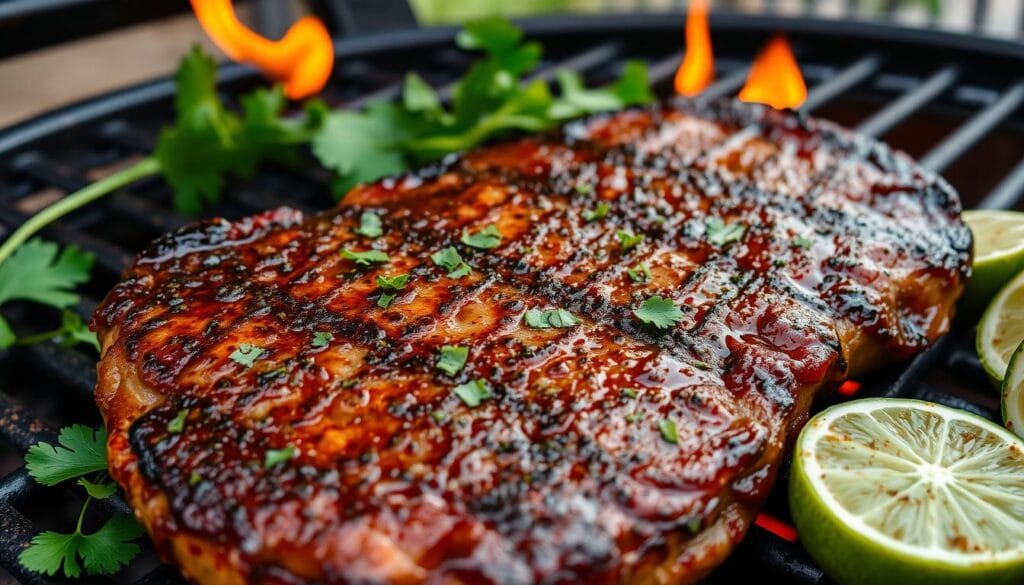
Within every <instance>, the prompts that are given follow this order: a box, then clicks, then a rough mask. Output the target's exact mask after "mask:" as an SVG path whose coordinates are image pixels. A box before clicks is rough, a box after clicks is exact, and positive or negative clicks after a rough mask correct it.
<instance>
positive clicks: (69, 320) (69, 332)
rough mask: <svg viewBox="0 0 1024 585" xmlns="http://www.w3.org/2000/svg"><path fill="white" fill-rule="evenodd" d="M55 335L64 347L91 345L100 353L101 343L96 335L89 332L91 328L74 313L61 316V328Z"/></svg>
mask: <svg viewBox="0 0 1024 585" xmlns="http://www.w3.org/2000/svg"><path fill="white" fill-rule="evenodd" d="M54 333H55V334H56V337H59V338H60V339H61V345H63V346H64V347H71V346H73V345H75V344H78V343H83V344H85V345H91V346H92V347H93V349H95V350H96V351H100V342H99V340H98V339H97V338H96V334H95V333H93V332H92V331H89V326H88V325H87V324H86V323H85V321H82V318H81V317H79V316H78V313H76V312H74V311H69V310H65V311H64V313H63V314H62V315H61V320H60V328H59V329H57V331H55V332H54Z"/></svg>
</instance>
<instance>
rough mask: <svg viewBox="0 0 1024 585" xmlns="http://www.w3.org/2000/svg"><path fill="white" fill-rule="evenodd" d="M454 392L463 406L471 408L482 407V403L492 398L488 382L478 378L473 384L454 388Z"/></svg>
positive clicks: (467, 383) (469, 383)
mask: <svg viewBox="0 0 1024 585" xmlns="http://www.w3.org/2000/svg"><path fill="white" fill-rule="evenodd" d="M452 392H454V393H455V395H456V396H458V397H459V400H461V401H462V403H463V404H465V405H466V406H468V407H470V408H476V407H477V406H480V403H481V402H483V401H484V400H487V399H488V398H490V397H491V388H490V385H488V384H487V380H484V379H483V378H477V379H476V380H473V381H472V382H466V383H465V384H460V385H458V386H456V387H454V388H452Z"/></svg>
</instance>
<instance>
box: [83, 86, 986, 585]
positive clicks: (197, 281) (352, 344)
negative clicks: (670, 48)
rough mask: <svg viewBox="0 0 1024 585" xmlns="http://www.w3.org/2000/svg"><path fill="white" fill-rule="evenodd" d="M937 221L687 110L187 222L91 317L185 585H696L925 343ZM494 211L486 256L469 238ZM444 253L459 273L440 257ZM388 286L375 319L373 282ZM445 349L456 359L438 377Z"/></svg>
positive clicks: (762, 122)
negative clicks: (826, 429)
mask: <svg viewBox="0 0 1024 585" xmlns="http://www.w3.org/2000/svg"><path fill="white" fill-rule="evenodd" d="M602 203H604V204H606V205H607V213H606V214H605V215H604V216H603V217H601V213H600V211H601V210H602V209H604V208H603V207H602V206H601V204H602ZM959 211H960V204H959V202H958V199H957V196H956V194H955V193H954V192H953V191H952V190H951V188H950V187H949V186H948V185H947V184H946V183H944V182H943V181H942V180H941V179H939V178H938V177H936V176H934V175H932V174H931V173H929V172H927V171H925V170H922V169H921V168H919V167H917V166H915V165H914V164H913V163H912V161H911V160H909V158H908V157H906V156H905V155H902V154H899V153H895V152H893V151H891V150H890V149H888V148H887V147H885V146H883V145H880V144H878V143H876V142H873V141H868V140H864V139H861V138H858V137H856V136H853V135H852V134H850V133H848V132H846V131H844V130H841V129H839V128H837V127H835V126H833V125H831V124H828V123H824V122H817V121H814V120H809V119H799V118H797V117H795V116H792V115H789V114H783V113H779V112H774V111H768V110H765V109H763V108H761V107H756V106H740V105H737V104H733V103H721V104H716V105H712V106H696V105H693V104H689V103H678V104H674V105H671V106H658V107H654V108H651V109H644V110H633V111H627V112H622V113H618V114H613V115H606V116H599V117H596V118H590V119H587V120H584V121H580V122H575V123H572V124H570V125H569V126H567V127H566V128H564V129H563V130H562V131H561V132H560V133H558V134H554V135H548V136H541V137H528V138H523V139H517V140H513V141H509V142H505V143H501V144H497V145H493V146H489V147H485V148H482V149H479V150H476V151H473V152H470V153H468V154H466V155H463V156H460V157H452V158H450V159H449V160H446V161H444V162H443V163H441V164H438V165H435V166H433V167H430V168H427V169H425V170H421V171H419V172H417V173H413V174H409V175H406V176H402V177H397V178H391V179H386V180H382V181H380V182H378V183H376V184H372V185H368V186H363V187H360V188H357V189H355V190H354V191H352V192H351V193H349V194H348V196H347V197H346V198H345V199H344V201H343V202H342V204H341V205H340V207H339V208H337V209H335V210H332V211H329V212H327V213H324V214H321V215H317V216H313V217H303V216H302V215H301V214H300V213H298V212H296V211H292V210H288V209H278V210H274V211H268V212H266V213H263V214H260V215H257V216H254V217H250V218H246V219H243V220H240V221H237V222H228V221H225V220H214V221H209V222H206V223H202V224H198V225H195V226H192V227H189V228H186V229H183V230H181V231H179V232H177V233H174V234H171V235H168V236H166V237H164V238H162V239H161V240H159V241H157V242H156V243H155V244H154V245H153V246H152V247H151V248H150V249H149V250H148V251H146V252H145V253H143V254H141V255H140V256H139V258H138V260H137V261H136V263H135V265H134V266H133V267H132V268H131V269H130V270H129V271H128V273H127V274H126V276H125V278H124V280H123V282H121V283H120V284H119V285H118V286H117V287H116V288H115V289H114V290H113V291H112V292H111V293H110V294H109V296H108V297H107V299H106V300H105V301H104V303H103V304H102V306H101V307H100V308H99V310H98V312H97V314H96V317H95V319H94V327H95V328H96V330H97V331H98V332H99V333H100V336H101V339H102V342H103V347H104V352H103V359H102V361H101V363H100V376H99V385H98V387H97V400H98V402H99V405H100V408H101V409H102V411H103V413H104V416H105V417H106V421H107V426H108V429H109V433H110V435H109V437H110V438H109V445H108V447H109V454H110V461H111V467H112V472H113V474H114V476H115V478H116V479H117V480H118V481H119V482H120V483H121V485H122V486H124V487H125V489H126V492H127V493H128V495H129V499H130V500H131V503H132V505H133V506H134V508H135V510H136V512H137V514H138V516H139V517H140V519H141V520H142V521H143V522H144V524H145V526H146V528H147V529H148V531H149V533H150V535H151V536H152V537H153V540H154V542H155V543H156V545H157V548H158V550H159V551H160V552H161V554H162V555H164V557H165V558H167V559H171V560H173V561H174V562H176V563H178V564H179V565H180V566H181V567H182V570H183V572H184V574H185V575H186V576H187V577H188V578H190V579H191V580H193V581H195V582H198V583H204V584H205V583H251V582H280V583H285V582H289V583H292V582H310V581H318V582H326V583H436V584H455V583H466V584H468V583H501V584H510V585H511V584H529V583H665V584H668V583H689V582H693V581H696V580H698V579H700V578H701V577H703V576H705V575H706V574H707V573H708V572H709V571H710V570H711V569H712V568H713V567H714V566H715V565H716V564H717V563H719V562H720V561H721V560H722V559H723V558H724V557H725V556H726V555H727V554H728V552H729V551H730V550H731V548H732V547H733V546H734V545H735V544H736V543H737V542H738V541H739V540H740V539H741V538H742V537H743V535H744V533H745V531H746V529H747V527H748V526H749V523H750V520H751V518H752V517H753V515H754V513H755V512H756V509H757V507H758V506H759V505H760V503H761V502H762V501H763V500H764V498H765V497H766V495H767V493H768V491H769V489H770V487H771V485H772V483H773V480H774V477H775V475H776V471H777V466H778V464H779V461H780V459H781V456H782V454H783V452H784V449H785V448H786V445H787V441H788V440H790V439H792V438H793V434H794V432H795V431H796V430H798V429H799V427H800V425H801V424H802V423H803V421H804V420H805V419H806V417H807V413H808V410H809V408H810V403H811V400H812V398H813V397H814V395H815V393H816V392H818V391H819V390H820V389H822V388H826V387H831V386H833V385H835V384H836V383H837V382H838V381H840V380H842V379H843V378H844V377H846V376H847V375H850V374H855V373H859V372H863V371H865V370H867V369H870V368H873V367H876V366H877V365H878V364H880V363H882V362H884V361H887V360H892V359H899V358H904V357H906V356H909V355H910V354H913V353H915V352H918V351H920V350H922V349H924V348H925V347H926V346H928V344H929V343H930V342H932V341H934V340H935V339H936V338H937V337H938V336H940V335H941V334H943V333H944V332H945V331H946V330H947V328H948V327H949V322H950V319H951V317H952V308H953V303H954V301H955V300H956V297H957V296H958V295H959V292H960V290H961V288H962V286H963V283H964V279H965V277H966V276H967V274H968V271H969V268H968V264H969V256H970V246H971V240H970V233H969V231H968V230H967V228H966V227H965V226H964V225H963V223H961V221H960V219H959ZM366 212H371V213H373V214H375V215H377V216H379V217H380V218H381V222H382V231H383V234H382V235H381V236H379V237H375V238H373V237H368V236H366V235H362V234H360V233H359V231H360V230H357V228H358V227H359V226H360V225H361V217H362V215H363V214H364V213H366ZM488 226H494V228H496V230H497V232H498V233H499V234H500V241H499V242H497V245H496V246H495V247H493V248H492V249H488V250H481V249H476V248H473V247H471V246H468V245H466V244H465V243H463V241H462V238H463V235H464V234H466V235H469V236H472V235H473V234H477V233H478V232H482V231H485V230H489V229H490V230H491V233H492V234H493V229H494V228H488ZM631 235H632V236H640V235H642V236H643V239H642V240H641V241H639V243H636V244H635V245H633V246H632V247H629V246H626V245H624V244H623V242H622V241H623V240H624V239H625V240H629V239H631V238H629V237H628V236H631ZM485 239H486V238H485ZM493 239H494V238H491V240H493ZM470 241H473V239H472V238H471V239H470ZM449 246H453V247H454V248H455V249H456V250H457V251H458V252H459V254H460V256H461V258H462V259H463V260H464V261H465V262H466V264H467V265H468V267H469V269H470V270H469V271H468V274H466V272H467V270H466V269H462V270H454V271H453V270H452V269H451V267H449V268H445V267H442V266H439V265H438V264H437V263H436V262H435V261H434V260H432V257H431V256H432V255H433V254H435V253H437V252H438V251H440V250H442V249H445V248H447V247H449ZM345 250H348V251H350V252H366V251H369V250H378V251H380V252H383V253H385V254H386V256H387V260H386V261H384V262H372V263H367V262H366V261H364V262H363V263H360V262H358V261H356V260H353V259H352V258H347V257H345V255H343V254H342V251H345ZM364 264H365V265H364ZM645 269H646V270H645ZM452 272H454V274H452ZM460 273H462V274H460ZM403 274H404V275H408V277H409V281H408V284H407V285H406V286H405V287H404V288H402V289H401V290H399V291H397V292H393V293H390V294H393V295H394V297H393V299H392V300H391V302H390V304H389V305H388V306H386V307H382V306H381V305H384V304H387V303H386V302H383V301H381V296H382V295H383V294H389V293H388V291H386V290H382V289H381V288H380V287H379V286H378V283H377V277H378V276H388V277H393V276H397V275H403ZM653 295H659V296H662V297H665V298H668V299H671V300H672V301H673V302H674V304H675V305H677V306H678V307H679V308H680V309H681V310H682V317H681V319H679V320H678V322H677V323H676V324H674V325H673V326H671V327H669V328H668V329H666V330H659V329H657V328H655V327H653V326H651V325H649V324H645V323H643V322H641V321H640V320H639V319H638V318H637V316H636V315H635V314H634V312H633V310H634V309H636V308H637V307H638V306H639V305H640V304H641V303H642V302H643V301H644V300H645V299H647V298H649V297H651V296H653ZM530 309H542V310H543V309H564V310H566V311H568V312H570V313H571V314H572V315H573V316H575V317H576V318H577V319H578V320H579V322H578V323H576V324H572V323H571V320H570V321H569V323H565V322H563V323H557V324H562V325H565V324H568V325H570V326H567V327H546V328H545V327H533V326H530V325H529V324H527V323H526V322H524V314H525V312H526V311H528V310H530ZM446 345H447V346H463V347H467V348H469V357H468V361H467V363H466V365H465V367H464V368H463V369H461V370H460V371H458V372H456V373H455V374H454V375H450V374H448V373H446V372H445V371H442V370H441V369H439V368H438V367H437V363H438V360H439V359H440V353H441V349H440V348H442V346H446ZM465 384H470V386H463V387H462V388H461V389H460V390H459V391H456V388H457V387H459V386H461V385H465Z"/></svg>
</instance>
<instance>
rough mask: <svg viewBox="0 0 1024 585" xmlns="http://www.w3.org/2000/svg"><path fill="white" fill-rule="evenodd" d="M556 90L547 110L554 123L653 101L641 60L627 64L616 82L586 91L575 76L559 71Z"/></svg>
mask: <svg viewBox="0 0 1024 585" xmlns="http://www.w3.org/2000/svg"><path fill="white" fill-rule="evenodd" d="M558 87H559V92H560V94H561V95H560V97H559V98H558V99H557V100H555V101H554V103H552V104H551V110H550V115H551V117H552V118H554V119H557V120H566V119H569V118H575V117H578V116H582V115H583V114H588V113H594V112H610V111H613V110H621V109H622V108H625V107H627V106H633V105H640V104H649V103H651V102H653V101H654V94H653V93H652V92H651V87H650V84H649V82H648V81H647V66H646V65H644V63H643V62H641V61H630V62H629V63H627V64H626V67H625V68H624V69H623V72H622V77H621V78H619V80H618V81H616V82H615V83H614V84H613V85H611V86H609V87H606V88H600V89H587V88H586V87H584V85H583V77H582V76H581V75H580V74H579V73H576V72H575V71H569V70H564V69H563V70H561V71H559V72H558Z"/></svg>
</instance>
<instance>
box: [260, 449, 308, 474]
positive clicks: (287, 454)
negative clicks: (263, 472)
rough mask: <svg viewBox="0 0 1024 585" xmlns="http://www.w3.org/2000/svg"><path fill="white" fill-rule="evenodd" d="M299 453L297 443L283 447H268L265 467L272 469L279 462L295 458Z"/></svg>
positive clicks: (264, 456) (264, 461) (265, 454)
mask: <svg viewBox="0 0 1024 585" xmlns="http://www.w3.org/2000/svg"><path fill="white" fill-rule="evenodd" d="M298 454H299V450H298V449H296V448H295V445H287V446H285V447H284V448H283V449H267V452H266V453H264V454H263V468H264V469H270V468H271V467H274V466H275V465H278V464H279V463H285V462H286V461H290V460H292V459H294V458H295V456H296V455H298Z"/></svg>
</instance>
